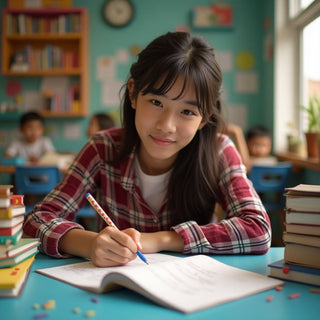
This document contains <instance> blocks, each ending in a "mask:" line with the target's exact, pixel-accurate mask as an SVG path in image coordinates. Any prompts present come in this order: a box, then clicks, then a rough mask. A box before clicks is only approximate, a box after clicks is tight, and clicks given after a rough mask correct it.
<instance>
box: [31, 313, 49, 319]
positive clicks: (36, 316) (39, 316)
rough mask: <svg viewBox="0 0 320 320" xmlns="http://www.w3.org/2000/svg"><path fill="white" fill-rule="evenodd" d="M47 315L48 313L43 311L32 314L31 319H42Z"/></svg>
mask: <svg viewBox="0 0 320 320" xmlns="http://www.w3.org/2000/svg"><path fill="white" fill-rule="evenodd" d="M47 317H49V313H46V312H43V313H38V314H36V315H34V316H33V319H43V318H47Z"/></svg>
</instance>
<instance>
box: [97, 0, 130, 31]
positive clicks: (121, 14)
mask: <svg viewBox="0 0 320 320" xmlns="http://www.w3.org/2000/svg"><path fill="white" fill-rule="evenodd" d="M133 11H134V10H133V5H132V3H131V2H130V1H129V0H108V1H107V2H106V4H105V5H104V9H103V14H104V18H105V20H106V21H107V23H108V24H110V25H112V26H114V27H123V26H125V25H127V24H128V23H129V22H130V21H131V20H132V18H133Z"/></svg>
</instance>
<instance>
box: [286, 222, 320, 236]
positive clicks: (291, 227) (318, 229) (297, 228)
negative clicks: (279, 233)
mask: <svg viewBox="0 0 320 320" xmlns="http://www.w3.org/2000/svg"><path fill="white" fill-rule="evenodd" d="M285 229H286V231H287V232H290V233H298V234H305V235H313V236H320V225H311V224H297V223H286V224H285Z"/></svg>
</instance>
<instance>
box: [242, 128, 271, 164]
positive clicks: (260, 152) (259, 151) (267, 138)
mask: <svg viewBox="0 0 320 320" xmlns="http://www.w3.org/2000/svg"><path fill="white" fill-rule="evenodd" d="M246 141H247V146H248V151H249V156H250V162H251V165H254V164H261V165H262V164H265V165H273V164H276V163H277V159H276V158H275V157H273V156H271V155H270V154H271V149H272V137H271V133H270V131H269V130H268V129H267V128H265V127H264V126H261V125H257V126H254V127H252V128H250V129H249V130H248V131H247V138H246Z"/></svg>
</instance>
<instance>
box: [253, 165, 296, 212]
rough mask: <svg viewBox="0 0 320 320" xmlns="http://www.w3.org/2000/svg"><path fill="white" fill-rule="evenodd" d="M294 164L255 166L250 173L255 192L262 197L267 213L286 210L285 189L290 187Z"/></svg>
mask: <svg viewBox="0 0 320 320" xmlns="http://www.w3.org/2000/svg"><path fill="white" fill-rule="evenodd" d="M291 172H292V164H291V163H290V162H279V163H278V164H274V165H254V166H253V167H252V168H251V171H250V173H249V179H250V180H251V181H252V183H253V186H254V188H255V190H256V191H257V192H258V194H260V195H262V200H263V201H262V202H263V204H264V206H265V208H266V210H267V212H271V211H278V210H283V209H284V208H285V197H284V196H283V194H284V189H285V188H286V187H288V183H289V179H290V175H291Z"/></svg>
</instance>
